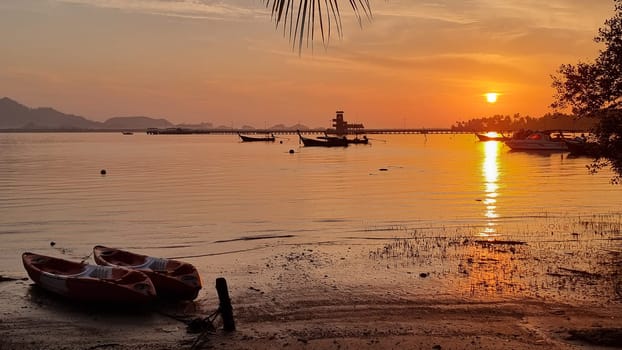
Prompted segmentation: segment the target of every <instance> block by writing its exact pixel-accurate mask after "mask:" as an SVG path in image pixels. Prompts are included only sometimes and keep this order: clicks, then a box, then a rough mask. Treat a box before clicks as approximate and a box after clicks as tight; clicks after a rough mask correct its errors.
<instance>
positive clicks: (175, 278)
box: [93, 245, 201, 300]
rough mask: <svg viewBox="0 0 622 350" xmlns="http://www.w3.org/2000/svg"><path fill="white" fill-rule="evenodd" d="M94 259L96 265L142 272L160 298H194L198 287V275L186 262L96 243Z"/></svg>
mask: <svg viewBox="0 0 622 350" xmlns="http://www.w3.org/2000/svg"><path fill="white" fill-rule="evenodd" d="M93 258H94V259H95V262H96V263H97V264H99V265H104V266H112V267H124V268H129V269H132V270H137V271H140V272H143V273H144V274H146V275H147V276H149V278H150V279H151V282H153V285H154V286H155V289H156V292H157V294H158V296H159V297H163V298H169V299H181V300H194V299H195V298H196V297H197V295H198V294H199V290H200V289H201V278H200V277H199V273H198V271H197V269H196V268H195V267H194V266H193V265H191V264H189V263H187V262H183V261H179V260H173V259H164V258H156V257H152V256H147V255H141V254H136V253H132V252H129V251H126V250H121V249H117V248H109V247H104V246H99V245H98V246H95V247H94V248H93Z"/></svg>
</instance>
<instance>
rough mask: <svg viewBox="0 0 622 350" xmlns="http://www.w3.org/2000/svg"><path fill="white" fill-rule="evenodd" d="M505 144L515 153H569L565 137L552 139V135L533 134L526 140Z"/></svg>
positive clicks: (543, 133)
mask: <svg viewBox="0 0 622 350" xmlns="http://www.w3.org/2000/svg"><path fill="white" fill-rule="evenodd" d="M505 144H506V145H508V147H510V148H511V149H512V150H514V151H567V150H568V146H567V145H566V142H565V141H564V137H563V135H561V134H559V135H558V136H557V137H555V138H552V137H551V134H550V133H545V132H540V131H538V132H533V133H531V134H529V135H528V136H527V137H526V138H524V139H510V140H506V141H505Z"/></svg>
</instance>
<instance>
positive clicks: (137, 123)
mask: <svg viewBox="0 0 622 350" xmlns="http://www.w3.org/2000/svg"><path fill="white" fill-rule="evenodd" d="M149 128H158V129H166V128H183V129H212V128H214V127H213V124H211V123H200V124H179V125H175V124H173V123H171V122H169V121H168V120H166V119H163V118H160V119H155V118H150V117H142V116H132V117H114V118H110V119H108V120H106V121H105V122H96V121H92V120H88V119H86V118H84V117H81V116H77V115H73V114H65V113H62V112H59V111H57V110H55V109H53V108H48V107H44V108H29V107H27V106H24V105H22V104H20V103H19V102H16V101H14V100H12V99H10V98H8V97H3V98H0V130H16V131H28V130H36V131H41V130H54V131H56V130H146V129H149ZM214 129H224V130H228V129H231V127H230V126H218V127H216V128H214ZM271 129H273V130H309V127H308V126H306V125H302V124H296V125H293V126H290V127H287V126H285V125H283V124H278V125H274V126H272V127H271ZM241 130H255V127H253V126H251V125H244V126H242V128H241Z"/></svg>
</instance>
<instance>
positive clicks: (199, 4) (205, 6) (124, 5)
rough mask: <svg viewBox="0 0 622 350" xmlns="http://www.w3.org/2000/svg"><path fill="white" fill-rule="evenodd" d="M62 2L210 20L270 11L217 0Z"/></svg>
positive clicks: (83, 0)
mask: <svg viewBox="0 0 622 350" xmlns="http://www.w3.org/2000/svg"><path fill="white" fill-rule="evenodd" d="M56 1H57V2H59V3H65V4H77V5H87V6H93V7H99V8H105V9H118V10H122V11H127V12H133V13H144V14H152V15H160V16H171V17H182V18H195V19H210V20H232V19H235V20H239V19H243V18H254V17H257V16H266V14H267V13H268V11H267V10H266V9H265V8H264V7H262V6H257V7H255V8H249V7H248V6H243V5H242V3H241V2H240V1H228V2H222V1H214V0H132V1H127V0H56Z"/></svg>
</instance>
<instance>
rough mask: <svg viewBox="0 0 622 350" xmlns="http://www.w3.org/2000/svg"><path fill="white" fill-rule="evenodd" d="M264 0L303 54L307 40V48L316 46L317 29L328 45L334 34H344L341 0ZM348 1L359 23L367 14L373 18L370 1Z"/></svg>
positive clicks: (277, 24)
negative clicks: (340, 8) (314, 44)
mask: <svg viewBox="0 0 622 350" xmlns="http://www.w3.org/2000/svg"><path fill="white" fill-rule="evenodd" d="M264 2H265V4H266V7H268V8H270V9H271V11H272V19H273V20H274V22H275V23H276V26H277V27H279V26H280V25H281V26H282V27H283V35H285V36H287V37H288V38H289V39H290V41H291V42H292V48H293V49H295V48H296V45H297V46H298V52H299V53H300V52H302V48H303V43H306V45H307V47H308V46H310V45H311V46H312V45H313V41H314V40H315V37H316V32H315V30H316V28H317V29H318V31H319V35H320V36H321V37H322V43H323V44H324V45H327V44H328V42H329V39H330V37H331V35H332V34H333V33H336V34H337V35H338V36H339V37H341V36H342V33H343V32H342V30H343V27H342V24H341V12H340V10H339V3H340V2H341V1H340V0H264ZM344 2H345V0H344ZM347 2H348V3H349V4H350V6H351V7H352V10H353V11H354V14H355V15H356V18H357V19H358V21H359V25H360V24H361V23H362V18H363V16H365V17H367V18H370V19H371V16H372V14H371V7H370V6H369V0H348V1H347Z"/></svg>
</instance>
